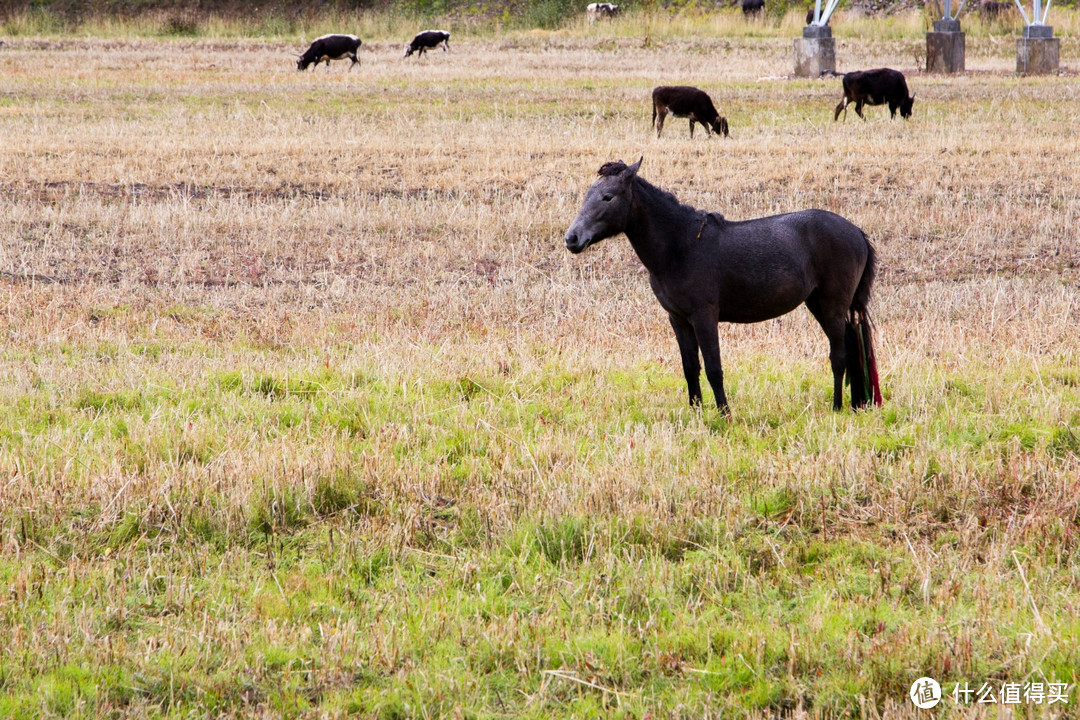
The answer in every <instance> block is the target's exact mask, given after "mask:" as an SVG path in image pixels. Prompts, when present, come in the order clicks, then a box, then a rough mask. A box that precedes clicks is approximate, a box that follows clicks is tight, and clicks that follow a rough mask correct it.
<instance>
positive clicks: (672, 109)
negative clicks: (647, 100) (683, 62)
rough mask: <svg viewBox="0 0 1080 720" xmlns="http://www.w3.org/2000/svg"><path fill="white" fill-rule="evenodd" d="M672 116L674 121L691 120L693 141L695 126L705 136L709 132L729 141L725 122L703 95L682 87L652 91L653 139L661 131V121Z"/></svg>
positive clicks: (666, 86)
mask: <svg viewBox="0 0 1080 720" xmlns="http://www.w3.org/2000/svg"><path fill="white" fill-rule="evenodd" d="M668 113H671V114H672V115H674V116H675V117H681V118H690V137H694V123H696V122H697V123H701V124H702V126H703V127H704V128H705V133H706V134H709V130H710V128H711V129H712V131H713V132H715V133H716V134H717V135H723V136H724V137H728V122H727V118H723V117H721V116H720V113H718V112H717V111H716V106H715V105H713V101H712V98H710V97H709V96H708V95H707V94H706V93H705V92H704V91H702V90H698V89H697V88H696V87H687V86H685V85H674V86H670V85H664V86H661V87H658V88H655V89H654V90H653V91H652V119H653V125H654V126H655V127H656V137H660V133H661V132H662V131H663V129H664V118H665V117H667V114H668Z"/></svg>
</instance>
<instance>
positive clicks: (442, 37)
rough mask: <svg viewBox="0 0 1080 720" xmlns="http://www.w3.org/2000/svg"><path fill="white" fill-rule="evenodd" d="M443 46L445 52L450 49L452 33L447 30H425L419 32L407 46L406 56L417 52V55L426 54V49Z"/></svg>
mask: <svg viewBox="0 0 1080 720" xmlns="http://www.w3.org/2000/svg"><path fill="white" fill-rule="evenodd" d="M439 45H442V46H443V52H446V51H447V50H449V49H450V33H448V32H446V31H445V30H425V31H424V32H422V33H417V34H416V37H414V38H413V39H412V42H411V43H409V44H408V45H407V46H406V47H405V57H409V56H410V55H412V54H413V53H416V57H420V56H421V55H423V54H424V51H425V50H429V49H431V48H436V47H439Z"/></svg>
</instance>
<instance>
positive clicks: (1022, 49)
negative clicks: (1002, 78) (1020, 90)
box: [1016, 25, 1061, 75]
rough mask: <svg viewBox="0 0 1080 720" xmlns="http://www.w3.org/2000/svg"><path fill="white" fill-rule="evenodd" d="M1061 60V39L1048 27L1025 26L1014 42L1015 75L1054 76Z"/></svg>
mask: <svg viewBox="0 0 1080 720" xmlns="http://www.w3.org/2000/svg"><path fill="white" fill-rule="evenodd" d="M1060 59H1061V38H1056V37H1054V28H1052V27H1051V26H1049V25H1027V26H1025V27H1024V36H1023V37H1021V38H1019V39H1018V40H1017V41H1016V74H1017V75H1056V74H1057V71H1058V65H1059V62H1060Z"/></svg>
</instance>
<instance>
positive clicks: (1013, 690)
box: [908, 677, 1073, 710]
mask: <svg viewBox="0 0 1080 720" xmlns="http://www.w3.org/2000/svg"><path fill="white" fill-rule="evenodd" d="M1072 687H1073V686H1072V685H1070V684H1069V683H1063V682H1046V681H1038V680H1030V681H1027V682H1024V683H1018V682H1001V683H997V684H995V683H990V682H984V683H982V685H979V686H975V685H971V684H969V683H967V682H966V681H962V682H957V683H956V685H955V687H954V688H953V690H952V692H950V693H948V695H945V694H943V693H942V691H941V685H940V684H938V681H937V680H935V679H934V678H932V677H921V678H919V679H918V680H916V681H915V682H913V683H911V690H910V691H909V692H908V697H910V698H911V702H912V704H913V705H915V707H917V708H921V709H923V710H929V709H930V708H933V707H936V706H937V705H938V704H939V703H940V702H941V701H943V700H944V699H945V698H946V697H951V698H952V699H953V702H954V703H955V704H956V705H958V706H963V707H970V706H972V705H984V704H991V705H1020V704H1025V705H1056V704H1061V705H1068V704H1069V695H1070V694H1071V690H1072Z"/></svg>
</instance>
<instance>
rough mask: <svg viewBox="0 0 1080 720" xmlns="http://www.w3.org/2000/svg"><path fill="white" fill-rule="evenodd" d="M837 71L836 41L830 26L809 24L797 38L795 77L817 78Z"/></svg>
mask: <svg viewBox="0 0 1080 720" xmlns="http://www.w3.org/2000/svg"><path fill="white" fill-rule="evenodd" d="M824 72H832V73H834V72H836V41H835V40H833V36H832V28H830V27H829V26H827V25H826V26H820V25H807V26H806V27H804V28H803V36H802V37H801V38H795V77H808V78H817V77H821V74H822V73H824Z"/></svg>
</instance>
